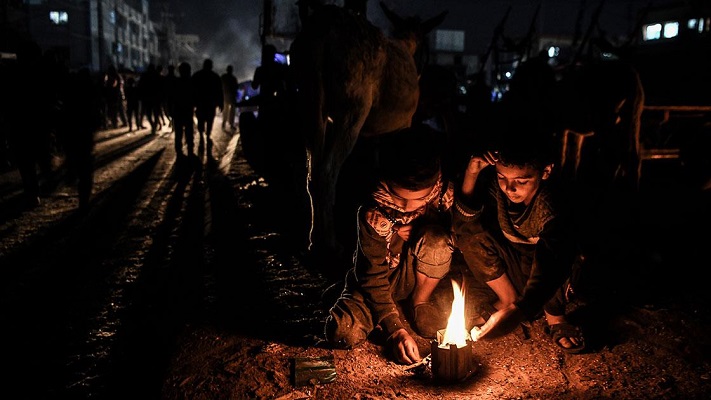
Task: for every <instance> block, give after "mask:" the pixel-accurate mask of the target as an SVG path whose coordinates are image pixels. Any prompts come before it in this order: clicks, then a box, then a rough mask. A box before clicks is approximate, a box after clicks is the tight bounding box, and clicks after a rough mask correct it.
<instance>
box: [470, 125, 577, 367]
mask: <svg viewBox="0 0 711 400" xmlns="http://www.w3.org/2000/svg"><path fill="white" fill-rule="evenodd" d="M552 138H553V136H552V135H551V134H549V132H547V131H545V130H544V129H539V130H538V131H537V130H536V129H535V128H534V129H532V126H531V125H527V126H524V125H522V124H517V123H513V124H511V126H510V127H509V128H508V130H507V131H506V132H504V134H503V135H502V139H503V140H502V141H501V144H500V145H499V147H498V149H497V151H488V152H485V153H484V154H481V155H474V156H472V158H471V160H470V161H469V164H468V166H467V169H466V172H465V174H464V177H463V181H462V193H461V196H458V202H457V207H456V208H457V210H460V211H462V214H464V215H463V218H465V219H468V220H469V222H468V223H467V224H469V226H468V232H467V233H465V234H462V233H459V234H458V236H457V246H458V248H459V250H460V251H461V252H462V255H463V256H464V259H465V261H466V263H467V265H468V267H469V269H470V270H471V271H472V273H473V275H474V277H475V278H476V282H475V284H474V285H473V286H474V287H473V288H468V290H472V289H473V290H474V291H475V292H477V293H475V294H474V297H475V298H477V299H479V301H480V304H477V305H476V306H478V307H479V308H480V313H481V314H483V316H484V317H488V316H489V315H488V314H489V312H490V313H491V315H490V318H488V320H487V321H486V323H485V324H484V325H483V326H481V328H480V330H479V331H478V333H476V335H475V336H477V335H478V338H480V339H493V338H496V337H499V336H501V335H504V334H506V333H508V332H511V331H512V330H513V329H514V328H516V327H517V326H518V325H519V324H520V323H521V322H523V321H525V320H533V319H536V318H538V317H539V316H540V315H541V314H543V315H545V318H546V321H547V323H548V330H549V332H550V334H551V337H552V339H553V341H554V343H555V344H556V345H558V346H559V347H561V348H562V349H563V350H565V351H567V352H571V353H577V352H580V351H582V350H583V349H584V347H585V339H584V336H583V333H582V331H581V330H580V328H579V327H577V326H575V325H572V324H570V323H569V322H568V321H567V320H566V316H565V312H566V301H567V298H568V295H569V294H570V293H571V286H570V276H571V273H572V268H573V265H574V263H575V261H576V259H577V256H578V247H577V243H576V240H575V230H574V224H573V214H572V209H571V208H570V205H571V204H573V203H572V202H571V201H568V200H567V199H566V197H565V196H566V194H565V191H564V190H563V189H564V188H562V187H561V186H559V185H557V184H556V180H555V179H553V177H554V175H553V168H554V162H553V160H554V157H553V155H554V154H555V147H554V146H553V145H552V144H553V141H552ZM490 166H491V167H490ZM458 232H459V231H458ZM477 284H478V285H477ZM487 308H488V310H487ZM541 312H542V313H541ZM484 319H486V318H484ZM482 322H483V321H482ZM475 332H476V330H475Z"/></svg>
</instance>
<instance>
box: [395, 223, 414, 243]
mask: <svg viewBox="0 0 711 400" xmlns="http://www.w3.org/2000/svg"><path fill="white" fill-rule="evenodd" d="M393 229H395V232H397V235H398V236H400V237H401V238H402V240H404V241H406V242H407V241H408V240H410V232H412V224H407V225H403V224H396V225H395V226H394V227H393Z"/></svg>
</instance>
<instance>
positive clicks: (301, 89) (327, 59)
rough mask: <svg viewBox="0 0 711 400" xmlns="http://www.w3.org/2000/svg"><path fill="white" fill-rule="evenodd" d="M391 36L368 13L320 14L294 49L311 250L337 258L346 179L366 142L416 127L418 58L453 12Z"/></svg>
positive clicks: (327, 9) (407, 22) (325, 10)
mask: <svg viewBox="0 0 711 400" xmlns="http://www.w3.org/2000/svg"><path fill="white" fill-rule="evenodd" d="M380 5H381V7H382V8H383V10H384V11H385V13H386V15H387V16H388V17H389V18H390V20H391V21H392V22H394V23H395V22H397V23H398V25H396V26H394V29H393V35H392V36H386V35H385V34H384V33H383V32H382V31H381V30H380V29H379V28H377V27H376V26H374V25H373V24H371V23H370V22H369V21H368V20H367V19H366V18H365V16H364V15H362V13H356V12H353V11H352V10H348V9H345V8H342V7H338V6H335V5H323V6H320V7H318V8H316V9H315V10H314V11H313V13H311V15H310V16H309V17H308V18H307V19H306V20H305V22H304V24H303V27H302V29H301V31H300V32H299V33H298V34H297V36H296V38H295V39H294V40H293V42H292V44H291V47H290V54H291V62H292V63H291V68H292V73H293V79H294V82H295V86H296V88H297V107H299V111H298V114H299V115H300V119H301V121H300V128H301V130H302V133H303V138H304V139H305V144H306V150H307V190H308V194H309V198H310V201H311V226H310V231H309V238H308V242H309V243H308V248H309V250H310V251H312V252H318V251H320V250H319V249H318V247H319V246H323V248H322V249H321V250H323V251H324V252H326V253H329V252H330V253H333V252H335V253H338V252H339V251H340V250H339V249H341V248H342V246H341V245H340V244H339V243H338V240H337V235H336V226H335V213H334V210H335V205H336V186H337V183H338V180H339V173H340V172H341V168H342V166H343V165H344V163H345V161H346V159H347V158H348V157H349V155H350V154H351V152H352V150H353V149H354V147H355V145H356V142H358V140H359V138H376V137H379V136H381V135H387V134H389V133H393V132H397V131H400V130H402V129H404V128H407V127H409V126H411V124H412V121H413V115H414V114H415V111H416V109H417V104H418V99H419V96H420V89H419V85H418V78H419V74H418V68H417V63H416V61H415V58H414V55H415V53H416V51H417V49H418V48H419V47H420V44H421V43H423V40H424V38H425V35H426V34H427V33H428V32H429V31H430V30H432V29H433V28H434V27H435V26H437V25H439V24H440V23H441V22H442V20H443V19H444V16H445V15H446V11H445V12H443V13H441V14H439V15H437V16H435V17H433V18H431V19H429V20H426V21H421V20H420V19H419V18H416V17H411V18H395V17H396V16H397V15H396V14H395V13H393V12H392V11H391V10H389V9H388V8H387V7H386V6H385V4H384V3H382V2H381V3H380Z"/></svg>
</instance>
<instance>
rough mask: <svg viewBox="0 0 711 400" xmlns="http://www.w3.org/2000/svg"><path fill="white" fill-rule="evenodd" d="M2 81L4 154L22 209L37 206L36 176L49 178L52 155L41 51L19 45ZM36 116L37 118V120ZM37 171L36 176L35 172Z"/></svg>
mask: <svg viewBox="0 0 711 400" xmlns="http://www.w3.org/2000/svg"><path fill="white" fill-rule="evenodd" d="M8 72H9V73H8V75H7V76H6V77H4V78H6V79H8V81H7V83H8V84H7V85H3V89H2V90H3V92H4V91H6V90H7V92H8V93H7V94H6V95H5V96H7V99H8V100H7V102H6V105H5V107H6V108H5V111H6V121H5V126H6V128H7V132H6V135H7V142H8V153H9V156H10V158H11V161H12V162H13V164H14V165H16V166H17V169H18V172H19V173H20V177H21V178H22V185H23V191H24V196H25V205H27V206H29V207H33V206H37V205H39V204H40V198H39V196H40V173H41V174H42V176H43V177H50V175H51V173H52V162H51V161H52V154H51V151H50V147H51V146H50V130H51V122H50V120H51V118H48V116H49V115H51V108H52V107H53V106H54V100H55V95H54V93H51V89H48V88H50V87H52V85H51V83H50V82H48V78H49V76H51V74H49V71H48V70H47V68H46V67H45V65H43V64H42V50H41V48H40V47H39V45H38V44H37V43H36V42H34V41H27V42H24V43H21V44H20V45H19V48H18V49H17V61H16V62H15V63H13V64H12V65H11V66H10V68H9V71H8ZM38 116H39V118H38ZM38 168H39V172H38Z"/></svg>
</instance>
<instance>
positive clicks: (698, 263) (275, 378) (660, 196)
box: [162, 161, 711, 400]
mask: <svg viewBox="0 0 711 400" xmlns="http://www.w3.org/2000/svg"><path fill="white" fill-rule="evenodd" d="M233 169H236V170H238V173H236V174H234V176H237V177H238V178H235V179H237V180H238V181H239V180H242V182H243V183H244V184H242V185H239V184H237V185H236V187H239V188H241V189H240V190H238V195H237V196H238V201H239V202H240V204H241V208H242V209H243V210H247V209H248V210H249V214H245V216H246V215H249V216H250V217H248V221H243V223H245V224H246V225H249V226H250V227H249V228H247V232H246V233H245V234H246V236H248V237H249V243H251V244H250V249H249V251H247V252H246V253H244V254H243V255H244V257H246V258H249V259H251V260H247V261H245V262H244V266H246V265H249V263H250V262H254V261H256V265H257V266H258V268H257V269H258V270H259V272H257V273H256V275H250V274H249V273H248V274H247V276H241V277H239V278H237V277H235V276H234V274H235V273H234V272H232V273H231V274H227V277H228V278H229V277H231V279H234V281H233V282H232V283H225V290H227V291H228V292H230V294H229V295H228V296H227V297H229V296H232V297H231V299H230V300H227V301H222V303H223V306H224V307H222V308H221V309H220V310H218V311H217V312H216V313H215V314H214V315H212V316H209V317H206V318H204V319H202V320H200V321H195V323H194V324H192V325H191V326H189V327H188V328H187V329H185V330H184V331H183V333H182V334H181V335H180V338H179V340H178V341H177V343H176V344H175V351H174V353H173V354H174V356H173V357H172V360H171V361H170V365H169V366H168V368H167V375H166V376H165V380H164V383H163V389H162V395H163V398H165V399H176V400H177V399H191V400H200V399H277V400H287V399H288V400H292V399H399V398H403V399H432V398H437V399H465V398H466V399H468V398H480V399H543V398H549V399H708V398H709V397H710V396H711V335H709V333H711V330H709V328H710V325H709V322H710V321H711V318H710V317H711V314H710V309H709V307H708V305H709V297H708V291H707V290H705V289H704V287H703V285H702V283H701V282H700V280H699V279H698V276H697V274H698V271H701V270H703V268H704V265H708V261H705V260H706V258H705V257H703V250H702V249H703V248H704V246H705V245H704V243H708V242H707V241H706V240H707V239H706V237H707V235H702V236H701V237H699V236H698V235H694V234H693V233H692V232H691V231H690V230H689V229H688V228H689V227H690V226H693V223H692V222H693V221H696V222H698V221H699V218H702V220H707V218H708V211H709V209H708V207H707V206H708V204H709V203H708V194H707V193H702V194H701V195H700V196H701V201H700V202H696V200H694V202H688V201H687V200H688V198H687V199H686V200H684V204H687V205H693V206H694V207H686V208H684V207H681V208H676V210H678V211H675V214H673V215H671V214H670V213H667V217H666V218H664V219H660V218H654V217H652V216H653V215H654V213H655V212H657V211H658V210H659V209H660V205H661V204H664V203H667V204H669V201H670V198H677V197H678V196H677V195H674V196H677V197H673V196H672V197H670V196H671V195H668V191H667V190H666V189H659V191H658V192H654V194H653V195H652V194H651V193H650V195H649V196H645V197H644V198H646V199H647V200H648V201H646V202H645V203H644V204H642V203H640V204H631V209H633V210H634V214H635V215H637V216H641V218H639V219H636V221H637V222H635V223H628V222H624V223H623V222H620V223H619V224H614V225H611V226H609V227H608V228H607V229H608V231H607V232H606V236H605V238H604V240H601V242H604V245H602V244H601V245H600V248H604V249H605V250H601V251H600V252H598V257H597V258H596V259H595V260H592V262H591V263H590V264H591V265H594V266H595V267H596V270H595V271H593V272H587V273H586V275H585V276H583V281H585V282H586V284H585V285H582V286H581V287H582V290H581V292H582V295H581V296H580V298H579V300H578V301H577V302H575V303H574V304H571V305H570V307H571V309H570V310H569V311H570V312H571V320H572V321H574V322H577V323H579V324H580V325H581V326H582V327H583V329H584V331H585V333H586V338H587V349H586V351H585V352H584V353H583V354H567V353H565V352H563V351H562V350H560V349H558V348H557V347H556V346H555V345H553V343H552V342H551V340H550V338H549V337H548V336H547V335H546V333H545V332H544V325H545V322H544V321H543V320H540V319H539V320H536V321H534V322H533V323H532V324H531V325H530V327H529V329H528V330H527V332H525V331H524V330H523V329H521V330H517V331H516V332H514V333H512V334H510V335H508V336H506V337H504V338H501V339H498V340H495V341H481V342H475V343H473V346H472V353H473V357H474V360H475V363H476V369H475V371H473V373H472V374H471V375H470V376H469V377H467V378H466V379H464V380H463V381H461V382H455V383H443V382H441V381H440V380H437V379H434V377H433V375H432V371H431V366H430V364H428V363H427V362H425V363H424V364H422V365H420V366H418V367H415V368H409V367H407V366H403V365H399V364H396V363H394V362H392V361H391V359H390V358H389V354H388V353H387V347H386V346H384V345H383V342H382V341H380V340H378V339H377V338H374V339H373V340H372V341H369V342H368V343H366V344H364V345H362V346H360V347H357V348H355V349H352V350H333V349H328V348H324V347H322V346H321V345H320V344H319V340H320V336H321V329H322V323H323V319H324V317H325V315H326V314H325V308H324V304H322V303H321V300H320V297H319V296H320V294H321V291H322V290H323V289H324V288H325V287H326V286H327V284H328V279H326V278H324V277H323V275H321V274H320V273H319V272H317V270H318V268H314V266H313V265H311V266H309V265H308V261H307V260H306V259H304V258H303V257H300V255H299V254H298V252H296V251H293V252H292V251H289V250H284V249H285V248H287V249H288V246H282V245H283V243H282V242H280V241H288V239H287V238H286V237H285V236H284V235H281V234H280V233H279V230H278V229H274V226H269V223H268V222H267V223H265V221H266V220H269V217H267V215H269V210H270V208H269V207H268V206H265V205H264V204H265V203H264V202H262V201H260V200H258V199H260V198H261V199H262V200H263V199H264V198H266V197H268V188H267V186H268V185H259V184H256V185H255V184H251V185H250V184H249V183H248V182H249V181H250V179H251V178H250V172H249V166H248V165H247V164H245V163H244V162H243V161H236V162H235V165H233ZM234 176H233V178H234ZM253 182H254V181H253ZM664 193H667V195H664ZM615 196H616V195H615ZM694 196H696V194H694ZM695 199H697V198H696V197H695ZM267 203H268V202H267ZM260 204H261V205H260ZM699 207H701V208H699ZM628 212H629V210H627V211H622V212H621V215H617V216H613V217H611V218H610V219H611V220H617V221H619V220H620V219H625V216H624V215H623V214H625V213H628ZM257 221H260V222H257ZM625 221H627V219H625ZM260 226H261V227H260ZM280 243H281V244H280ZM218 247H219V246H218ZM276 249H282V250H279V251H276V252H275V250H276ZM217 252H218V253H219V248H218V251H217ZM267 255H268V256H267ZM613 276H614V279H610V277H613ZM237 282H239V283H237ZM443 287H444V289H442V288H443ZM447 288H449V289H447ZM440 289H442V290H440V291H439V292H438V293H439V297H438V304H439V305H440V306H441V307H443V309H446V308H447V304H448V303H447V302H448V301H449V298H448V297H447V290H451V286H450V285H449V283H448V282H445V283H444V286H440ZM237 292H239V294H238V293H237ZM242 292H243V293H242ZM245 302H246V304H245ZM265 302H266V303H269V304H270V305H265V304H264V303H265ZM225 305H226V306H225ZM415 337H416V338H417V341H418V344H419V348H420V354H421V355H422V356H423V357H425V356H427V355H429V354H430V349H431V347H430V346H431V343H430V341H429V340H426V339H423V338H420V337H418V336H415ZM324 356H332V357H333V361H334V363H333V364H334V366H335V379H334V380H333V381H332V382H328V383H324V382H320V381H318V379H314V380H312V381H311V382H309V383H306V384H301V383H302V382H299V383H300V384H299V385H297V382H296V380H297V379H296V376H295V364H296V360H297V359H298V358H301V357H324Z"/></svg>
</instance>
